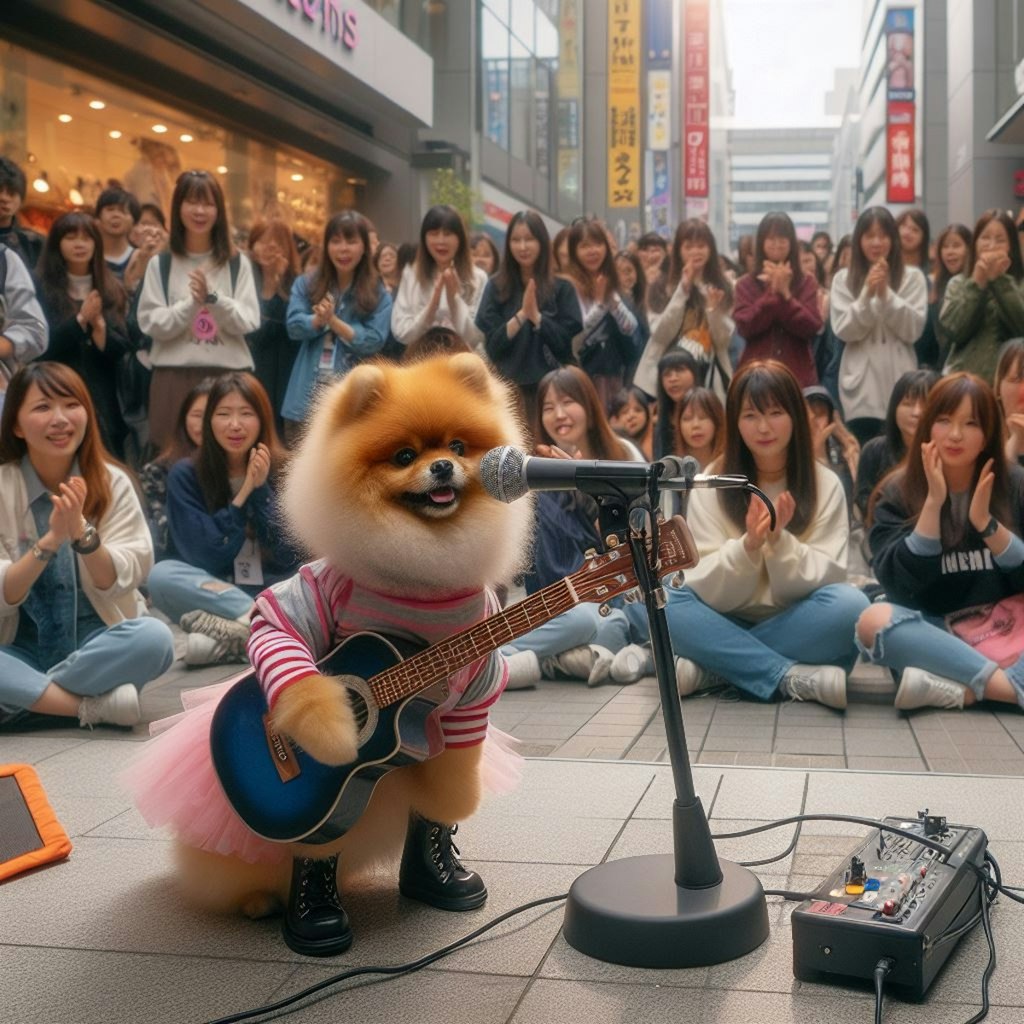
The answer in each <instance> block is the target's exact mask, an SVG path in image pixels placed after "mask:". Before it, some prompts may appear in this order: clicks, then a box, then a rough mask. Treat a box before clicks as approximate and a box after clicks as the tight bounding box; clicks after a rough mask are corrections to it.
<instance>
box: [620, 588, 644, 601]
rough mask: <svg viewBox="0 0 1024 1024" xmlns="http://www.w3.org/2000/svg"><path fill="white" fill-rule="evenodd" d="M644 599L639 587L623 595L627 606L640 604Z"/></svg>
mask: <svg viewBox="0 0 1024 1024" xmlns="http://www.w3.org/2000/svg"><path fill="white" fill-rule="evenodd" d="M643 599H644V595H643V594H642V593H641V591H640V588H639V587H633V588H631V589H630V590H627V591H626V592H625V593H624V594H623V595H622V600H623V601H625V603H626V604H639V603H640V602H641V601H642V600H643Z"/></svg>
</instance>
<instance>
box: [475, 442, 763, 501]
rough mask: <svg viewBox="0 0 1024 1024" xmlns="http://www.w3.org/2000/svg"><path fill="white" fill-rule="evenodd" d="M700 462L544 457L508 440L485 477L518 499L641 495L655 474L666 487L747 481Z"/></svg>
mask: <svg viewBox="0 0 1024 1024" xmlns="http://www.w3.org/2000/svg"><path fill="white" fill-rule="evenodd" d="M697 467H698V463H697V460H696V459H695V458H693V456H692V455H686V456H683V457H682V458H679V457H678V456H674V455H670V456H668V457H666V458H664V459H662V460H661V462H660V463H657V462H656V463H647V462H614V461H611V460H604V459H593V460H580V459H544V458H539V457H537V456H533V455H524V454H523V453H522V452H521V451H520V450H519V449H518V448H513V447H512V446H511V445H503V446H502V447H500V448H492V449H491V450H490V451H489V452H487V453H486V454H485V455H484V457H483V458H482V459H481V460H480V482H481V483H482V484H483V487H484V490H485V491H487V493H488V494H489V495H491V497H492V498H497V500H498V501H504V502H512V501H516V500H518V499H519V498H522V497H523V496H524V495H525V494H526V493H527V492H528V491H582V492H583V493H584V494H592V495H607V494H608V493H609V491H611V492H619V493H622V494H626V495H632V496H633V497H639V496H640V495H642V494H646V493H647V491H648V489H649V486H650V481H651V479H652V476H654V475H655V474H657V475H658V487H659V488H660V489H662V490H672V491H683V490H690V489H691V488H695V487H746V486H747V478H746V477H745V476H704V475H702V474H699V473H697V472H696V469H697ZM659 469H660V470H661V472H660V473H659V472H658V471H659Z"/></svg>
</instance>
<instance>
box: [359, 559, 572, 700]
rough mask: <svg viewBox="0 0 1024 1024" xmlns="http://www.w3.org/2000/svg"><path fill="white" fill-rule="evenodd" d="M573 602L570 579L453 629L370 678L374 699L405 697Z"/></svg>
mask: <svg viewBox="0 0 1024 1024" xmlns="http://www.w3.org/2000/svg"><path fill="white" fill-rule="evenodd" d="M570 579H571V577H570ZM576 603H577V598H576V595H575V593H574V591H573V588H572V585H571V583H570V581H569V580H559V582H557V583H552V584H551V585H550V586H547V587H545V588H544V589H543V590H538V591H537V593H536V594H534V595H533V596H532V597H528V598H526V599H525V600H523V601H520V602H519V603H518V604H514V605H512V607H511V608H507V609H506V610H505V611H504V612H502V613H501V614H499V615H495V616H493V617H492V618H489V619H485V620H484V621H483V622H479V623H477V624H476V625H475V626H471V627H470V628H469V629H465V630H463V631H462V632H461V633H456V634H455V636H453V637H451V638H450V639H448V640H445V641H443V642H442V643H440V644H437V645H435V646H434V647H431V648H430V649H429V650H426V651H423V652H422V653H420V654H416V655H413V657H411V658H408V659H407V660H405V661H402V662H399V663H398V664H397V665H395V666H394V668H390V669H388V670H387V671H386V672H381V673H380V674H379V675H376V676H374V677H373V678H372V679H371V680H369V685H370V689H371V690H372V691H373V696H374V699H375V700H376V701H377V704H378V706H380V707H387V706H388V705H389V704H394V703H396V702H397V701H400V700H403V699H404V698H406V697H408V696H410V695H411V694H413V693H416V692H417V691H418V690H422V689H423V688H424V687H425V686H429V685H430V684H431V683H432V682H436V681H437V680H438V679H444V678H445V677H446V676H450V675H451V674H452V673H453V672H457V671H458V670H459V669H462V668H465V667H466V666H467V665H472V664H473V662H474V661H478V660H479V659H480V658H485V657H487V655H489V654H490V653H491V652H492V651H496V650H497V649H498V648H499V647H503V646H504V645H505V644H507V643H511V642H512V641H513V640H515V639H517V638H518V637H521V636H524V635H525V634H527V633H529V632H530V630H532V629H536V628H537V627H538V626H542V625H543V624H544V623H545V622H550V621H551V620H552V619H553V618H556V617H557V616H559V615H561V614H562V612H566V611H568V610H569V609H570V608H572V607H573V605H575V604H576Z"/></svg>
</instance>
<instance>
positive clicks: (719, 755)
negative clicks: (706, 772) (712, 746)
mask: <svg viewBox="0 0 1024 1024" xmlns="http://www.w3.org/2000/svg"><path fill="white" fill-rule="evenodd" d="M697 763H698V764H735V763H736V751H735V750H703V751H701V753H700V754H699V755H698V756H697Z"/></svg>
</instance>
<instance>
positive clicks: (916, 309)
mask: <svg viewBox="0 0 1024 1024" xmlns="http://www.w3.org/2000/svg"><path fill="white" fill-rule="evenodd" d="M848 274H849V272H848V271H847V270H846V269H845V268H844V269H843V270H840V271H839V272H838V273H837V274H836V276H835V278H834V280H833V281H832V296H831V299H830V302H829V308H830V310H831V319H832V330H833V331H834V332H835V335H836V337H837V338H839V340H840V341H842V342H843V356H842V361H841V362H840V364H839V398H840V400H841V401H842V404H843V416H844V417H845V418H846V419H847V420H852V419H858V418H859V417H871V418H873V419H876V420H882V419H885V413H886V410H887V408H888V406H889V395H890V394H892V389H893V387H895V385H896V381H898V380H899V379H900V377H902V376H903V374H904V373H906V372H907V371H908V370H916V369H917V355H916V353H915V352H914V342H915V341H917V339H918V338H920V337H921V332H922V331H923V330H924V321H925V316H926V315H927V313H928V283H927V281H925V277H924V274H922V273H921V271H920V270H919V269H918V268H917V267H906V268H905V269H904V271H903V281H902V283H901V284H900V287H899V291H893V290H892V288H887V289H886V292H885V298H884V299H880V298H879V297H878V296H877V295H873V296H871V297H870V298H868V295H867V289H866V288H865V287H861V290H860V294H859V295H853V294H852V293H851V292H850V289H849V288H848V287H847V284H846V280H847V277H848Z"/></svg>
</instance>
